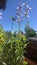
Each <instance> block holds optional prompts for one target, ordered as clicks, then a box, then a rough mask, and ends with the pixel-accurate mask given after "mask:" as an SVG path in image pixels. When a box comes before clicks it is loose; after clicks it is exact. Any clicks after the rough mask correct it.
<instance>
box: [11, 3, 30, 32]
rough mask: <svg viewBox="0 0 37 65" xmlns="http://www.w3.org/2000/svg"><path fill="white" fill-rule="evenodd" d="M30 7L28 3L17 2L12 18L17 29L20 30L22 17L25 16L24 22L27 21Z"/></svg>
mask: <svg viewBox="0 0 37 65" xmlns="http://www.w3.org/2000/svg"><path fill="white" fill-rule="evenodd" d="M30 9H31V8H30V7H29V5H28V4H27V3H25V2H24V3H19V4H18V7H17V12H16V15H15V17H14V18H12V20H13V21H15V22H17V23H18V31H21V24H22V20H23V19H24V18H26V22H28V17H29V10H30ZM20 23H21V24H20Z"/></svg>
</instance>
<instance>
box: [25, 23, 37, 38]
mask: <svg viewBox="0 0 37 65" xmlns="http://www.w3.org/2000/svg"><path fill="white" fill-rule="evenodd" d="M25 34H26V37H27V38H28V37H33V36H36V32H35V30H34V29H33V28H31V27H30V26H29V25H28V24H27V25H26V27H25Z"/></svg>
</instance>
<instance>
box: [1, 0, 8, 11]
mask: <svg viewBox="0 0 37 65" xmlns="http://www.w3.org/2000/svg"><path fill="white" fill-rule="evenodd" d="M6 2H7V0H0V9H3V10H5V8H6Z"/></svg>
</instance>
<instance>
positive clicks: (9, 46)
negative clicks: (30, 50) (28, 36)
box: [2, 36, 27, 65]
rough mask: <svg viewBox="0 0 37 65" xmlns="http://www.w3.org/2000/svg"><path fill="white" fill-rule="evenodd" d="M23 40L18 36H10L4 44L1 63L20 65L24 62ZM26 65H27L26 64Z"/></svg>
mask: <svg viewBox="0 0 37 65" xmlns="http://www.w3.org/2000/svg"><path fill="white" fill-rule="evenodd" d="M25 44H26V43H25V40H23V37H20V36H16V38H15V36H12V38H11V40H10V41H9V42H8V43H6V44H4V46H3V52H2V61H3V62H5V63H6V64H7V65H20V64H21V63H22V65H24V64H23V60H24V55H23V54H24V47H26V46H25ZM26 65H27V64H26Z"/></svg>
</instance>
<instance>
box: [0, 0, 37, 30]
mask: <svg viewBox="0 0 37 65" xmlns="http://www.w3.org/2000/svg"><path fill="white" fill-rule="evenodd" d="M19 2H21V3H23V2H26V3H28V5H29V6H30V7H31V10H30V12H29V16H30V17H29V25H30V26H31V27H32V28H33V29H34V30H36V31H37V0H7V4H6V9H5V10H4V11H3V10H0V12H2V19H1V20H0V25H2V27H3V28H4V30H5V31H15V29H16V30H17V29H18V24H17V23H15V24H14V25H13V23H12V22H13V21H12V20H11V16H15V13H16V8H17V6H18V3H19ZM25 25H26V21H25V19H24V20H23V23H22V24H21V30H22V31H24V28H25Z"/></svg>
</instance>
